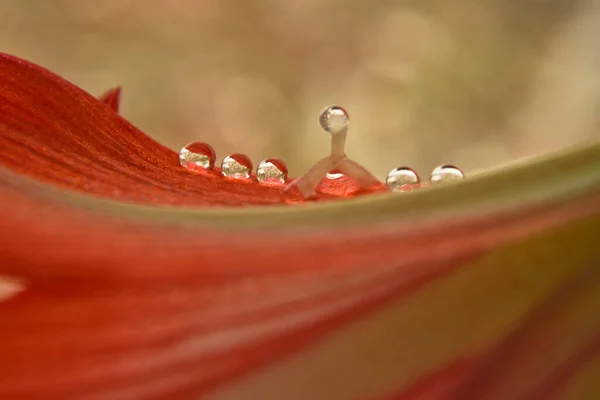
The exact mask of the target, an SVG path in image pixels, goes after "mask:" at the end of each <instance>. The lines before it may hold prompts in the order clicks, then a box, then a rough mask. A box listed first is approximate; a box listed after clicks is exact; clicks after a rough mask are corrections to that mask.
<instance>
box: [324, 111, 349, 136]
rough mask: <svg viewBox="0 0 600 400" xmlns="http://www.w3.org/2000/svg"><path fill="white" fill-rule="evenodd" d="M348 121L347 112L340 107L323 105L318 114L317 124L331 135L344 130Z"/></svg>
mask: <svg viewBox="0 0 600 400" xmlns="http://www.w3.org/2000/svg"><path fill="white" fill-rule="evenodd" d="M348 123H350V118H349V117H348V113H347V112H346V110H344V109H343V108H342V107H338V106H329V107H325V108H324V109H323V111H321V114H319V124H320V125H321V128H323V129H324V130H325V131H326V132H329V133H331V134H332V135H334V134H336V133H340V132H342V131H344V130H345V129H346V128H347V127H348Z"/></svg>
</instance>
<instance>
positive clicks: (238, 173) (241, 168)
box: [221, 153, 252, 179]
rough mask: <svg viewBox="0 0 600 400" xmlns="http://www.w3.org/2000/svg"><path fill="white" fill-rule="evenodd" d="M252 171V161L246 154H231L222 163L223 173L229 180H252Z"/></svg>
mask: <svg viewBox="0 0 600 400" xmlns="http://www.w3.org/2000/svg"><path fill="white" fill-rule="evenodd" d="M250 171H252V160H250V158H248V156H246V155H245V154H240V153H233V154H230V155H228V156H227V157H225V158H224V159H223V162H222V163H221V173H222V174H223V176H225V177H228V178H235V179H247V178H250Z"/></svg>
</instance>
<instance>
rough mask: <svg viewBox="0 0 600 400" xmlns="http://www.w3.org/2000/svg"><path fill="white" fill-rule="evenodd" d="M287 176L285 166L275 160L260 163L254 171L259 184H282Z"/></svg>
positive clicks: (269, 159) (268, 159)
mask: <svg viewBox="0 0 600 400" xmlns="http://www.w3.org/2000/svg"><path fill="white" fill-rule="evenodd" d="M287 175H288V169H287V166H286V165H285V163H284V162H283V161H281V160H279V159H277V158H267V159H266V160H263V161H261V162H260V164H258V168H257V169H256V178H257V179H258V181H259V182H261V183H284V182H285V180H286V179H287Z"/></svg>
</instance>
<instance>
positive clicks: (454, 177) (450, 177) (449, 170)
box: [429, 165, 465, 185]
mask: <svg viewBox="0 0 600 400" xmlns="http://www.w3.org/2000/svg"><path fill="white" fill-rule="evenodd" d="M464 178H465V174H463V172H462V171H461V170H460V169H458V168H456V167H455V166H453V165H440V166H438V167H435V169H434V170H433V171H432V172H431V176H430V177H429V182H430V183H431V184H432V185H435V184H438V183H446V182H456V181H460V180H463V179H464Z"/></svg>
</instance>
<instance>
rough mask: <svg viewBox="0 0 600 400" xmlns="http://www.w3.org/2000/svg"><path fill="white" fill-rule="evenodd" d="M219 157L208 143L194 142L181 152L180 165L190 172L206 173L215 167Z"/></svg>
mask: <svg viewBox="0 0 600 400" xmlns="http://www.w3.org/2000/svg"><path fill="white" fill-rule="evenodd" d="M216 159H217V155H216V153H215V150H214V149H213V148H212V146H211V145H209V144H208V143H202V142H192V143H189V144H188V145H186V146H184V147H183V148H182V149H181V150H180V151H179V163H180V164H181V165H183V166H184V167H185V168H187V169H189V170H190V171H197V172H200V171H206V170H209V169H212V168H213V167H214V166H215V161H216Z"/></svg>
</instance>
